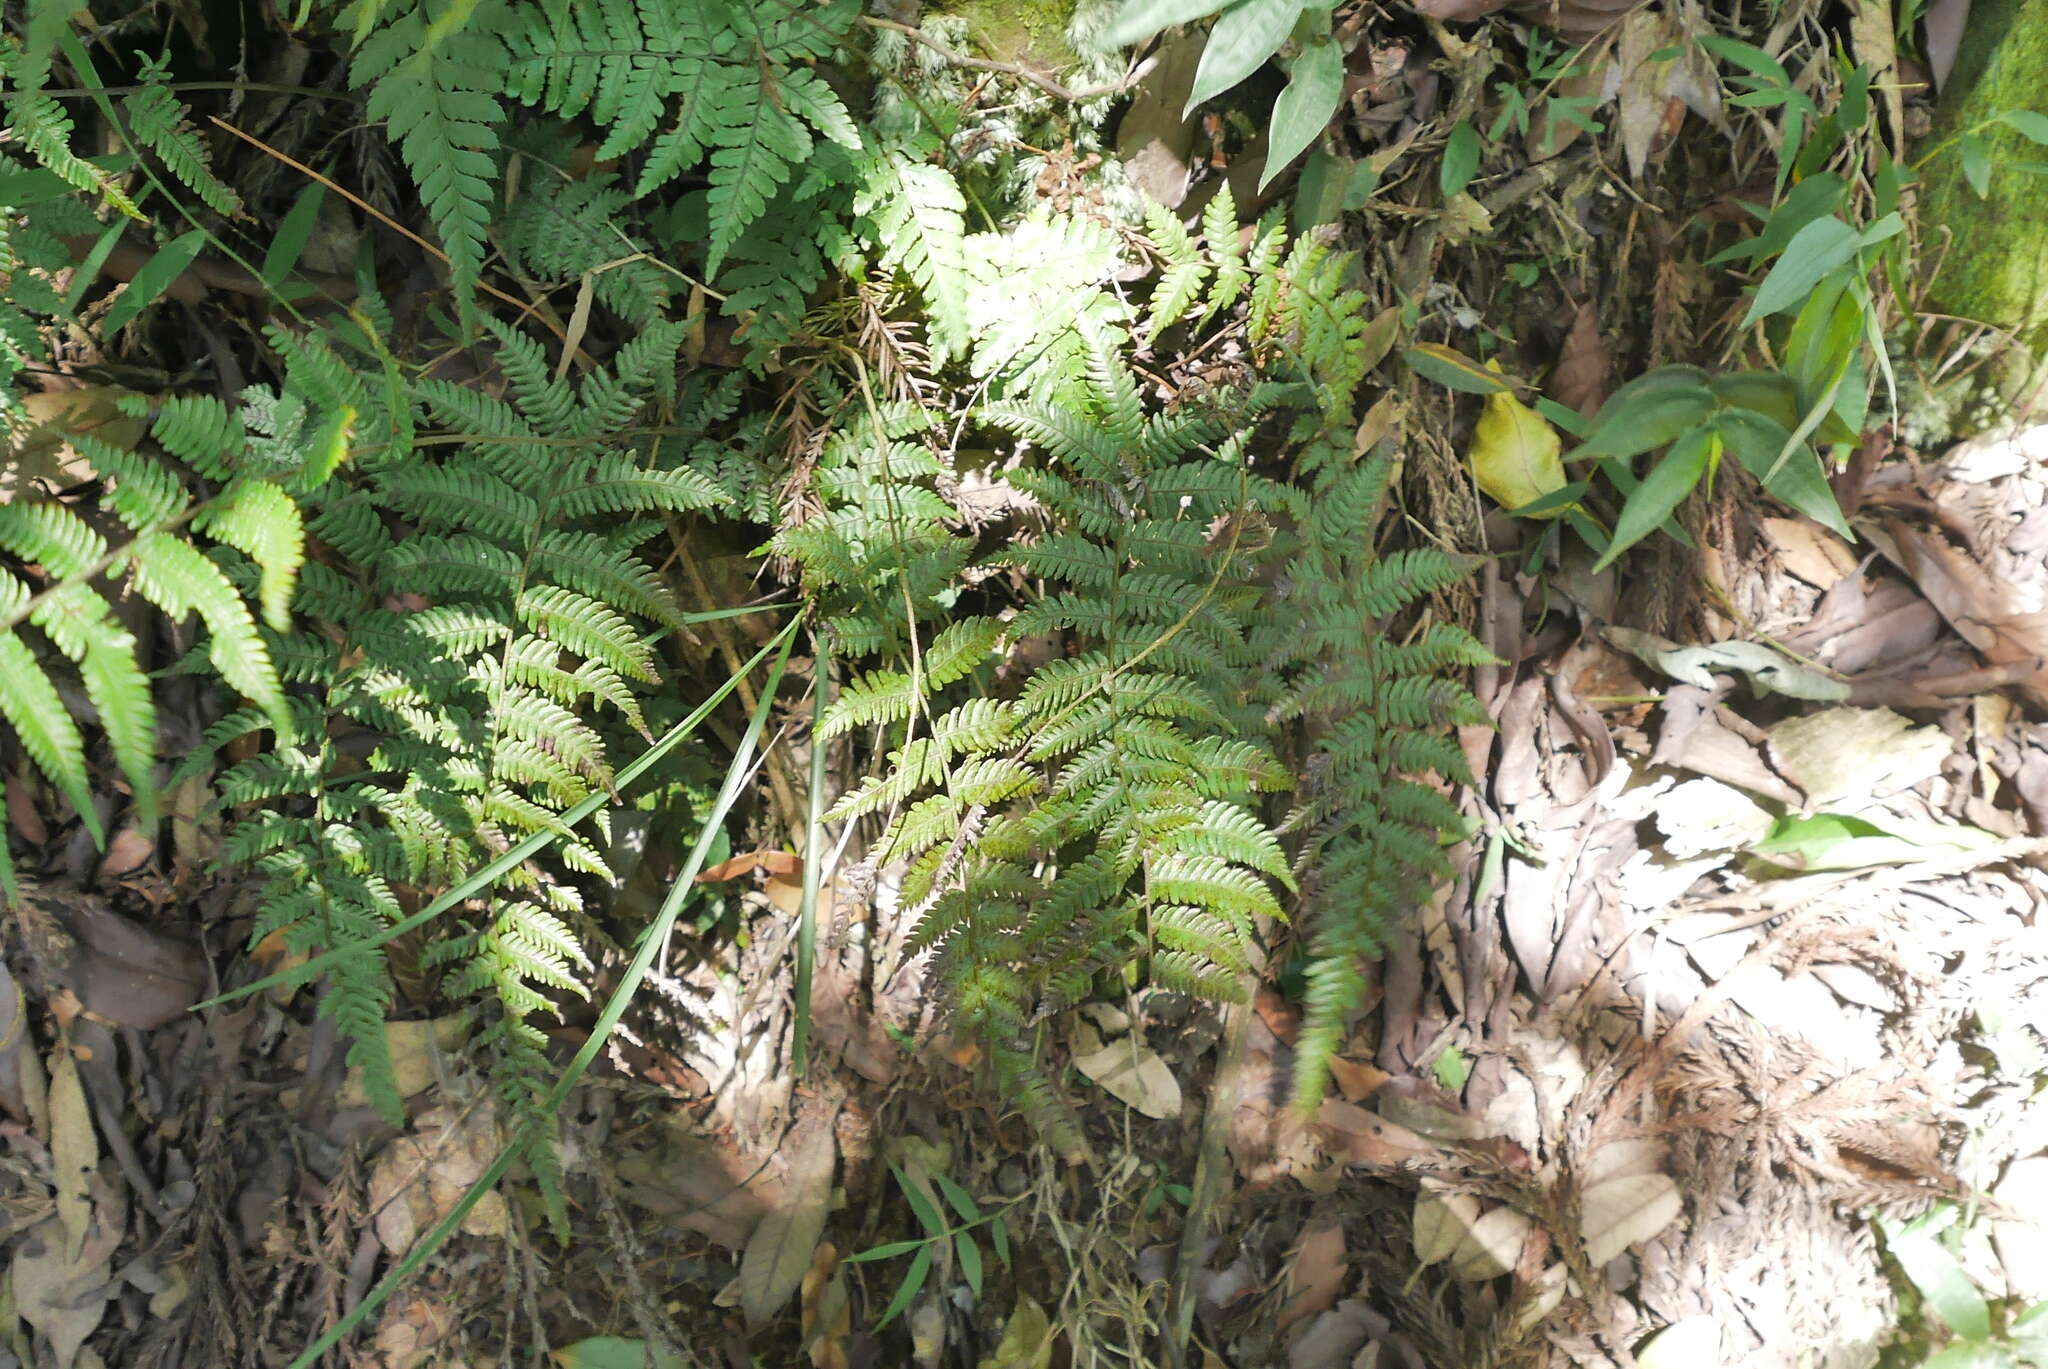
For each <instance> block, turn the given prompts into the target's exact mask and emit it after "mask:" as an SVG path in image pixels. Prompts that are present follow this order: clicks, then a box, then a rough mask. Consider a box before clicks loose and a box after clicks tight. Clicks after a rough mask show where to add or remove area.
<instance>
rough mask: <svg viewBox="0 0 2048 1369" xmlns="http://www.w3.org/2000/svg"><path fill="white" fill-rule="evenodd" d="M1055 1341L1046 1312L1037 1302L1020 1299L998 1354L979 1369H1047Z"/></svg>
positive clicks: (1030, 1299)
mask: <svg viewBox="0 0 2048 1369" xmlns="http://www.w3.org/2000/svg"><path fill="white" fill-rule="evenodd" d="M1053 1341H1054V1336H1053V1329H1052V1321H1051V1319H1050V1318H1048V1317H1047V1316H1046V1315H1045V1309H1044V1308H1043V1307H1040V1306H1039V1305H1038V1301H1037V1299H1035V1298H1031V1297H1028V1296H1020V1297H1019V1298H1018V1299H1017V1307H1016V1310H1015V1311H1013V1312H1011V1313H1010V1320H1009V1323H1008V1324H1007V1325H1006V1326H1004V1327H1003V1338H1002V1340H1001V1341H999V1342H997V1344H996V1348H995V1353H994V1354H991V1355H989V1356H988V1357H986V1358H985V1359H983V1360H982V1361H981V1364H980V1366H979V1369H1047V1366H1048V1365H1050V1364H1051V1363H1052V1352H1053Z"/></svg>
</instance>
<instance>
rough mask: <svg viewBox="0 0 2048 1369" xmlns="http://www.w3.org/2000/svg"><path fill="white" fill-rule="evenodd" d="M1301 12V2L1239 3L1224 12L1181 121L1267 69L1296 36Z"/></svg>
mask: <svg viewBox="0 0 2048 1369" xmlns="http://www.w3.org/2000/svg"><path fill="white" fill-rule="evenodd" d="M1301 9H1302V6H1301V0H1237V3H1236V4H1234V5H1232V6H1231V7H1230V8H1229V9H1227V10H1225V11H1224V12H1223V14H1222V17H1220V18H1219V19H1217V21H1216V26H1215V27H1214V28H1212V29H1210V30H1209V41H1208V44H1207V45H1206V46H1204V47H1203V49H1202V61H1201V64H1200V65H1199V66H1197V67H1196V68H1195V84H1194V89H1192V90H1191V91H1189V92H1188V102H1187V107H1186V108H1184V109H1183V110H1181V117H1182V118H1186V117H1187V116H1188V115H1190V114H1192V113H1194V111H1195V106H1196V105H1199V104H1200V103H1202V101H1204V100H1208V99H1212V98H1214V97H1215V96H1218V95H1221V94H1222V93H1223V92H1224V91H1226V90H1229V89H1230V88H1231V87H1232V86H1234V85H1236V84H1237V83H1238V82H1239V81H1242V80H1243V79H1244V78H1245V77H1247V76H1249V75H1251V74H1252V73H1253V72H1255V71H1257V70H1258V69H1259V68H1260V67H1262V66H1264V65H1265V63H1266V59H1267V58H1269V57H1271V56H1272V55H1273V54H1274V53H1276V52H1278V51H1279V50H1280V45H1281V44H1282V43H1285V42H1286V41H1287V36H1288V35H1289V34H1290V33H1292V32H1294V21H1295V20H1296V19H1298V18H1299V17H1300V16H1301Z"/></svg>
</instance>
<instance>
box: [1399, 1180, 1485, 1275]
mask: <svg viewBox="0 0 2048 1369" xmlns="http://www.w3.org/2000/svg"><path fill="white" fill-rule="evenodd" d="M1478 1221H1479V1200H1478V1199H1477V1198H1475V1197H1473V1196H1472V1195H1471V1194H1469V1193H1434V1192H1431V1191H1429V1190H1428V1189H1424V1190H1423V1191H1422V1192H1420V1193H1418V1194H1416V1195H1415V1214H1414V1219H1413V1227H1412V1231H1413V1238H1414V1241H1415V1262H1416V1263H1417V1264H1420V1265H1423V1266H1424V1267H1427V1266H1429V1265H1433V1264H1436V1263H1438V1262H1440V1261H1443V1260H1448V1259H1449V1258H1450V1257H1451V1253H1452V1252H1453V1251H1455V1250H1456V1249H1457V1248H1458V1247H1459V1246H1460V1245H1462V1244H1463V1243H1464V1240H1465V1233H1466V1232H1468V1231H1470V1230H1471V1229H1472V1227H1473V1226H1474V1224H1476V1223H1477V1222H1478Z"/></svg>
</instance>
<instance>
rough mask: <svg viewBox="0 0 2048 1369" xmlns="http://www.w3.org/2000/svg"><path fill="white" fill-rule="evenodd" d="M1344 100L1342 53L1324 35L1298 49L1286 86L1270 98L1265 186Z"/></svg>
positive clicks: (1262, 186) (1316, 134)
mask: <svg viewBox="0 0 2048 1369" xmlns="http://www.w3.org/2000/svg"><path fill="white" fill-rule="evenodd" d="M1343 99H1344V54H1343V52H1342V51H1341V50H1339V48H1338V47H1337V44H1336V43H1335V42H1334V41H1333V40H1331V39H1329V38H1324V39H1323V40H1321V41H1319V42H1312V43H1309V44H1308V45H1307V46H1305V47H1304V48H1302V50H1301V56H1299V57H1297V58H1295V59H1294V70H1293V73H1292V74H1291V75H1290V76H1289V77H1288V81H1287V88H1286V89H1285V90H1283V91H1281V92H1280V97H1279V98H1278V99H1276V100H1275V101H1273V129H1272V132H1271V133H1270V134H1268V135H1267V146H1266V174H1265V175H1264V176H1262V177H1261V178H1260V179H1259V188H1260V189H1261V190H1263V189H1265V187H1266V186H1267V185H1269V184H1270V183H1271V182H1272V180H1273V178H1274V177H1275V176H1277V175H1279V174H1280V173H1281V172H1282V171H1284V170H1286V168H1287V167H1288V165H1289V164H1290V163H1292V162H1293V161H1294V159H1295V158H1296V157H1298V156H1300V155H1301V153H1302V150H1303V149H1304V148H1306V147H1307V146H1308V145H1309V144H1310V143H1312V142H1314V141H1315V140H1316V139H1317V138H1318V137H1319V136H1321V134H1322V131H1323V129H1324V128H1325V127H1327V126H1328V124H1329V122H1330V116H1331V115H1333V114H1335V113H1336V112H1337V106H1338V105H1339V104H1340V103H1341V102H1342V101H1343Z"/></svg>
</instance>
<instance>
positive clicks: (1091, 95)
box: [860, 14, 1159, 104]
mask: <svg viewBox="0 0 2048 1369" xmlns="http://www.w3.org/2000/svg"><path fill="white" fill-rule="evenodd" d="M860 21H861V22H862V23H863V24H866V25H867V26H868V27H869V28H876V29H887V30H888V31H889V32H890V33H900V34H902V35H903V36H904V37H905V38H908V39H910V40H911V41H912V42H914V43H918V44H920V45H922V46H924V47H927V48H929V49H931V50H932V51H933V52H934V53H936V54H937V55H938V56H939V57H940V58H942V59H943V60H945V61H947V62H950V63H952V64H953V65H954V66H956V67H971V68H973V69H974V70H976V71H993V72H997V73H999V74H1001V75H1004V76H1014V77H1016V78H1017V79H1018V80H1020V81H1025V82H1028V83H1030V84H1031V85H1034V86H1037V87H1038V88H1039V89H1040V90H1042V91H1044V92H1045V93H1046V94H1048V95H1050V96H1052V97H1053V99H1055V100H1065V101H1067V102H1069V103H1070V104H1079V103H1080V102H1081V101H1083V100H1099V99H1101V98H1102V97H1103V96H1105V95H1120V94H1122V93H1123V92H1124V91H1126V90H1129V89H1130V88H1131V87H1132V86H1134V85H1136V84H1138V82H1140V81H1142V80H1144V79H1145V78H1146V77H1147V76H1149V75H1150V74H1151V73H1152V68H1153V67H1155V66H1157V65H1158V64H1159V59H1158V58H1157V57H1147V58H1146V59H1145V60H1144V61H1142V62H1140V63H1138V65H1137V66H1135V67H1133V68H1131V70H1130V72H1129V73H1128V74H1126V75H1125V76H1124V78H1123V79H1122V80H1120V81H1111V82H1109V83H1108V84H1106V85H1099V86H1083V87H1082V88H1081V89H1079V90H1068V89H1067V88H1066V87H1065V86H1063V85H1061V84H1060V83H1059V82H1058V81H1055V80H1053V79H1052V78H1050V77H1048V76H1042V75H1040V74H1039V73H1038V72H1035V71H1033V70H1032V69H1031V68H1030V67H1028V66H1025V65H1024V64H1023V63H1022V62H992V61H989V60H988V59H987V58H984V57H969V56H968V55H967V54H966V53H964V52H955V51H953V49H951V48H949V47H947V46H946V45H945V44H943V43H941V42H939V41H938V40H937V39H934V38H927V37H926V36H925V35H924V33H923V32H922V31H920V30H918V29H914V28H912V27H911V26H910V25H908V24H899V23H897V22H896V21H895V20H893V19H877V18H875V17H874V16H872V15H867V14H863V15H862V16H861V17H860Z"/></svg>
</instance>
